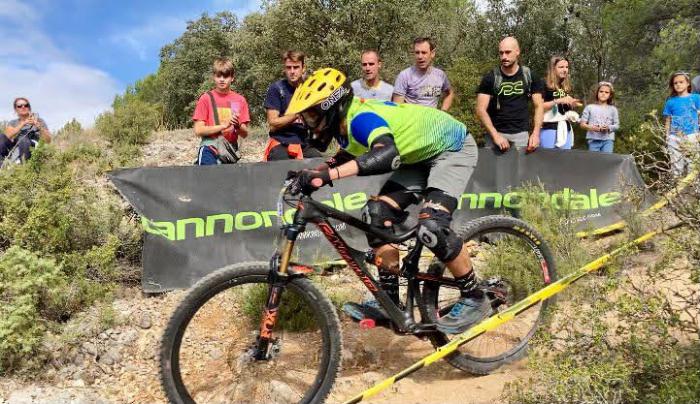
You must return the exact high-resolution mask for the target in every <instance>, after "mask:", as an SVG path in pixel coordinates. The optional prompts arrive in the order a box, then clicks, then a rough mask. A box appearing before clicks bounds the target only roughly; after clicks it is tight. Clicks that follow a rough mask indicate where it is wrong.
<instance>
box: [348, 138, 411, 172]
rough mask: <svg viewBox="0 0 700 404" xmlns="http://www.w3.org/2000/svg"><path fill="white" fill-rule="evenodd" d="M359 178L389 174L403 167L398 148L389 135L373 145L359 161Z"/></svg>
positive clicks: (357, 160)
mask: <svg viewBox="0 0 700 404" xmlns="http://www.w3.org/2000/svg"><path fill="white" fill-rule="evenodd" d="M355 161H356V162H357V167H358V173H357V175H358V176H364V175H376V174H384V173H388V172H390V171H392V170H396V169H397V168H399V167H400V166H401V156H399V150H398V149H397V148H396V144H395V143H394V138H393V137H391V136H389V135H384V136H380V137H379V138H378V139H377V140H375V141H374V143H373V144H372V148H371V149H370V151H368V152H367V153H365V154H363V155H361V156H360V157H358V158H357V159H355Z"/></svg>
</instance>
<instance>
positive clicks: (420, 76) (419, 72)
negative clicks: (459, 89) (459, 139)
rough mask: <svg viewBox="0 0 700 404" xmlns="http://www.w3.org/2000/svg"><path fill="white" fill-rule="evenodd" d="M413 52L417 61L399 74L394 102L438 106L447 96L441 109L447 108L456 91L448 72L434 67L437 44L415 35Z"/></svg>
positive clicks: (395, 85)
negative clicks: (453, 88)
mask: <svg viewBox="0 0 700 404" xmlns="http://www.w3.org/2000/svg"><path fill="white" fill-rule="evenodd" d="M413 55H414V56H415V58H416V64H415V65H414V66H411V67H409V68H408V69H405V70H403V71H402V72H401V73H399V75H398V76H397V77H396V82H395V83H394V96H393V98H392V101H394V102H399V103H402V102H405V103H408V104H420V105H425V106H429V107H433V108H437V106H438V101H439V100H440V97H441V96H443V95H444V97H445V98H444V99H443V100H442V106H441V109H442V110H443V111H447V110H449V109H450V107H451V106H452V101H453V99H454V91H452V86H451V85H450V81H449V80H448V79H447V74H445V72H444V71H442V70H440V69H438V68H437V67H435V66H433V59H435V43H434V42H433V40H432V39H430V38H416V39H415V40H414V41H413Z"/></svg>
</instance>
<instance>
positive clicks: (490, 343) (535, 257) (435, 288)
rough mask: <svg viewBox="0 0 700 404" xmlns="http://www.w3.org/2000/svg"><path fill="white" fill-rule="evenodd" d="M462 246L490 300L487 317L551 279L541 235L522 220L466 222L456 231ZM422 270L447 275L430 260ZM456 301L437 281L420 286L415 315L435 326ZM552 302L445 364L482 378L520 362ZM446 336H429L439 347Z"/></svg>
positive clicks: (461, 350) (552, 266) (488, 218)
mask: <svg viewBox="0 0 700 404" xmlns="http://www.w3.org/2000/svg"><path fill="white" fill-rule="evenodd" d="M458 234H459V236H460V237H461V238H462V239H463V240H464V242H465V243H466V246H467V248H468V249H469V255H470V258H471V261H472V266H473V268H474V271H476V274H477V276H478V277H479V279H480V280H481V287H482V289H483V290H484V291H485V293H486V296H487V298H488V299H489V300H490V302H491V307H492V311H493V315H495V314H498V313H500V312H503V311H505V310H507V309H508V308H509V307H511V306H512V305H513V304H515V303H517V302H518V301H520V300H522V299H524V298H525V297H527V296H529V295H531V294H532V293H534V292H536V291H538V290H540V289H542V288H544V287H546V286H547V285H549V284H551V283H553V282H555V281H556V280H557V275H556V268H555V264H554V259H553V258H552V254H551V252H550V250H549V248H548V247H547V244H546V243H545V242H544V239H543V238H542V236H541V235H540V234H539V233H538V232H537V231H536V230H535V229H534V228H532V227H531V226H530V225H529V224H527V223H526V222H524V221H522V220H519V219H516V218H513V217H508V216H486V217H483V218H479V219H476V220H474V221H471V222H469V223H467V224H466V225H465V226H464V227H463V228H461V229H460V230H459V231H458ZM428 272H429V273H430V274H432V275H435V276H445V277H447V278H449V277H451V276H452V275H451V274H450V272H449V271H446V270H445V266H444V265H443V264H442V263H441V262H439V261H437V260H433V261H432V262H431V263H430V266H429V268H428ZM459 298H460V292H459V290H458V289H457V288H456V287H454V286H449V285H446V284H442V283H439V282H426V283H425V284H424V287H423V304H422V305H421V315H422V316H423V317H424V318H427V319H428V320H429V321H430V322H433V323H439V321H440V317H442V316H444V315H446V314H447V313H449V312H450V310H451V309H452V306H453V305H454V304H455V302H456V301H457V300H458V299H459ZM551 303H552V299H550V300H545V301H544V302H539V303H537V304H535V305H532V306H530V307H528V308H527V309H526V310H524V311H522V312H521V313H519V314H518V315H517V316H516V317H515V318H513V319H512V320H510V321H509V322H507V323H504V324H501V325H500V326H499V327H497V328H495V329H493V330H490V331H487V332H485V333H484V334H482V335H480V336H479V337H477V338H476V339H474V340H472V341H469V342H467V343H466V344H464V345H462V346H461V347H460V348H459V350H457V351H455V353H454V354H452V355H450V356H448V357H447V358H446V359H447V361H448V362H449V363H450V364H451V365H453V366H455V367H457V368H459V369H461V370H464V371H468V372H470V373H473V374H480V375H483V374H488V373H490V372H492V371H494V370H495V369H497V368H499V367H500V366H502V365H503V364H505V363H508V362H512V361H514V360H517V359H520V358H521V357H522V356H523V355H524V354H525V352H526V348H527V344H528V341H529V340H530V338H531V337H532V336H533V335H534V333H535V331H536V330H537V327H538V325H539V324H540V322H541V321H542V319H543V317H544V315H545V313H546V309H547V307H548V305H549V304H551ZM451 337H452V336H450V335H446V334H434V335H433V336H431V338H430V339H431V342H432V344H433V345H434V346H435V347H439V346H442V345H445V344H447V343H448V342H450V339H451Z"/></svg>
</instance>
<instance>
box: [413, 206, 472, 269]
mask: <svg viewBox="0 0 700 404" xmlns="http://www.w3.org/2000/svg"><path fill="white" fill-rule="evenodd" d="M450 222H452V214H451V213H448V212H446V211H444V210H442V209H434V208H431V207H429V206H427V207H423V209H421V211H420V215H419V219H418V233H417V235H418V239H419V240H420V241H421V243H423V245H425V246H426V247H428V248H429V249H430V251H432V252H433V254H435V257H437V259H439V260H440V261H442V262H450V261H452V260H453V259H455V258H457V256H458V255H459V253H460V251H462V244H463V242H462V239H461V238H459V237H458V236H457V234H456V233H455V232H454V231H453V230H452V229H451V228H450Z"/></svg>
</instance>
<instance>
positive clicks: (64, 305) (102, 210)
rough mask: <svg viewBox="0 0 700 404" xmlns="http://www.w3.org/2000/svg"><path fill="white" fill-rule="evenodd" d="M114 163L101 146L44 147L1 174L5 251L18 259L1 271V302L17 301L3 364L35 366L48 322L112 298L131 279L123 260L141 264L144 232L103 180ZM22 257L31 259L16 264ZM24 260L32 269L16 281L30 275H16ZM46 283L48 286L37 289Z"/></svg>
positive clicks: (0, 241) (0, 228) (0, 239)
mask: <svg viewBox="0 0 700 404" xmlns="http://www.w3.org/2000/svg"><path fill="white" fill-rule="evenodd" d="M112 166H113V161H112V160H111V159H110V157H109V152H108V151H106V150H103V149H101V148H100V147H97V146H94V145H90V144H87V143H79V144H75V145H73V146H71V147H69V148H68V149H67V150H65V151H59V150H58V149H57V148H56V147H54V146H53V145H44V146H43V147H41V148H37V149H36V150H35V152H34V153H33V155H32V159H30V160H29V161H28V162H27V163H26V164H23V165H18V166H12V167H10V168H9V169H7V170H5V171H3V172H2V175H0V189H3V192H2V193H0V254H1V253H2V252H3V251H4V250H6V251H5V255H4V256H3V257H5V258H4V259H6V260H8V261H7V262H9V263H11V264H12V266H8V265H10V264H6V265H5V266H3V265H0V270H2V271H3V273H2V274H0V276H2V277H3V279H7V281H5V280H3V285H2V292H1V293H0V300H2V301H3V302H5V301H6V300H8V299H9V300H11V301H13V305H11V306H10V308H8V310H11V311H12V318H11V319H9V320H7V321H11V322H12V324H15V325H12V326H11V327H10V326H8V327H6V326H5V325H4V324H3V325H2V332H3V333H5V334H4V335H3V338H2V348H0V351H2V352H0V357H3V358H4V357H6V356H7V360H8V361H9V362H6V365H4V368H3V369H11V368H13V367H14V366H15V365H17V364H18V363H24V364H25V365H27V366H32V365H33V364H35V363H34V362H32V361H28V359H29V358H32V357H33V356H34V354H35V350H36V346H37V345H36V344H38V343H39V341H40V340H41V338H42V335H43V333H44V331H45V330H46V328H47V327H48V326H50V325H51V324H53V322H57V321H58V322H63V321H65V320H67V319H69V318H71V316H73V315H74V314H75V313H77V312H79V311H81V310H83V309H84V308H85V307H87V306H89V305H91V304H92V303H94V302H95V301H97V300H100V299H103V298H105V296H107V295H108V292H109V291H110V290H111V289H113V288H114V285H115V281H116V280H119V279H124V277H125V275H124V274H122V273H120V271H119V270H118V268H119V264H120V263H122V262H123V263H127V264H133V263H137V262H138V260H139V254H140V240H141V232H140V230H139V228H138V226H137V225H136V224H135V223H133V221H129V219H128V218H125V217H124V214H123V211H122V209H121V208H120V204H119V200H118V197H117V196H116V195H115V194H114V193H113V192H112V191H111V190H109V189H108V188H106V187H105V186H104V184H103V183H102V182H101V181H102V180H101V178H103V175H104V172H105V170H107V169H110V168H111V167H112ZM17 251H21V252H22V253H21V254H20V253H18V252H17ZM22 254H23V255H22ZM17 257H20V258H21V259H23V260H24V261H21V260H20V261H19V262H20V263H19V264H17V263H16V262H17V260H18V259H20V258H17ZM27 257H30V258H27ZM35 257H41V259H39V258H37V259H36V260H34V258H35ZM32 260H34V261H36V262H35V263H34V264H32V265H29V264H26V263H24V262H25V261H27V262H29V261H32ZM32 262H33V261H32ZM20 264H21V265H20ZM22 265H24V266H25V267H27V268H28V269H26V268H25V269H22V273H28V274H29V275H27V276H28V277H25V278H26V282H27V283H26V285H15V284H12V282H15V281H17V280H18V279H23V278H17V277H14V276H15V272H16V271H17V269H16V268H15V269H13V268H14V267H17V268H20V269H21V266H22ZM47 268H48V269H47ZM40 269H41V271H43V270H45V271H44V272H45V273H46V277H37V279H36V280H35V279H34V278H32V276H34V275H32V274H34V273H42V272H41V271H40ZM13 271H15V272H13ZM6 282H9V283H7V284H6ZM42 285H49V286H48V287H47V289H46V290H44V291H42V292H41V293H43V294H38V293H39V292H37V290H42V288H43V286H42ZM59 291H60V293H59ZM54 292H55V293H54ZM46 296H51V297H52V298H51V299H48V298H47V297H46ZM47 302H49V303H50V304H49V303H47ZM3 305H4V304H3ZM14 305H18V306H17V307H15V306H14ZM31 305H35V306H36V307H37V310H34V309H31V307H33V306H31ZM8 313H9V312H8ZM5 317H7V316H5V313H4V312H3V315H2V318H5ZM30 323H31V324H34V325H33V326H31V327H29V326H26V324H30ZM22 324H25V325H22ZM3 352H8V354H7V355H5V354H3ZM10 354H11V355H10ZM25 362H26V363H25Z"/></svg>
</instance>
